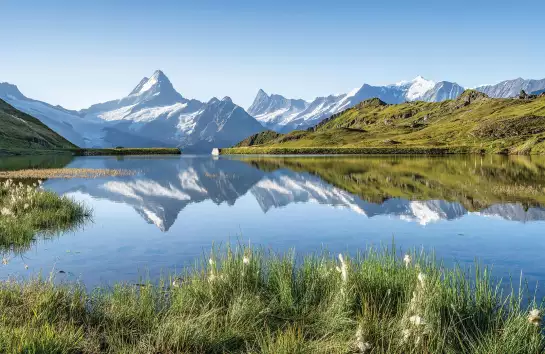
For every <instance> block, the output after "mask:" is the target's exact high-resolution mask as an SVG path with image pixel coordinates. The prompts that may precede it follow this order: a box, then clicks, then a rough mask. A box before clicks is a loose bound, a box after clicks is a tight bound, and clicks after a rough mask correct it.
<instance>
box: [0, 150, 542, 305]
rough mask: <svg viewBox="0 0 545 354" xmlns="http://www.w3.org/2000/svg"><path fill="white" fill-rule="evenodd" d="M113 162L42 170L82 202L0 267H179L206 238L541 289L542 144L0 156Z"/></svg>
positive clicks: (59, 272) (206, 248)
mask: <svg viewBox="0 0 545 354" xmlns="http://www.w3.org/2000/svg"><path fill="white" fill-rule="evenodd" d="M29 168H73V169H115V170H129V171H131V173H128V174H122V175H119V176H106V175H105V176H95V177H94V178H79V177H76V178H51V179H46V180H44V182H43V188H45V189H46V190H50V191H53V192H55V193H58V194H60V195H66V196H69V197H70V198H72V199H74V200H76V201H78V202H81V203H83V204H84V205H85V206H86V207H89V208H91V209H92V218H91V219H90V220H89V221H88V222H86V223H84V224H83V225H81V226H79V227H78V228H76V229H71V230H69V231H65V232H60V233H56V234H55V235H39V234H38V235H36V237H35V238H34V240H33V241H32V242H31V244H29V245H28V247H26V248H25V249H24V250H18V251H14V250H13V249H11V248H10V247H9V246H8V245H3V246H2V249H1V252H2V253H3V257H4V259H7V260H9V261H7V262H5V263H7V264H3V265H1V266H0V279H2V280H6V279H26V278H28V277H35V276H37V275H40V274H41V275H42V276H44V277H48V276H49V275H50V274H54V276H55V279H56V280H57V281H60V282H64V281H67V282H71V281H76V282H81V283H83V284H84V285H85V286H86V287H88V288H93V287H96V286H111V285H113V284H114V283H116V282H126V283H135V284H137V283H140V282H142V281H146V280H152V281H153V280H154V279H159V278H160V277H161V276H165V275H168V274H172V273H176V272H181V271H183V269H184V268H185V267H187V266H193V265H195V262H196V260H197V261H198V260H199V259H201V260H206V259H207V258H208V254H209V252H210V249H211V248H212V247H215V246H221V245H225V244H228V243H229V244H237V243H238V244H250V245H251V246H252V247H253V246H258V247H263V248H265V249H270V250H272V251H274V252H279V253H280V252H284V251H286V250H294V251H295V252H296V254H298V255H299V254H301V255H304V254H309V253H320V252H323V251H324V250H327V251H330V252H332V253H339V252H342V253H347V254H354V253H356V252H358V251H363V250H365V249H366V248H368V247H375V248H377V247H378V248H382V247H390V248H391V247H394V248H395V249H396V250H399V251H400V254H401V255H402V254H403V253H402V252H404V251H406V250H417V251H418V250H424V251H433V252H434V253H435V255H436V257H437V258H438V259H440V260H442V261H443V262H444V264H445V265H453V264H459V265H461V266H463V267H467V269H471V267H473V266H474V264H475V262H478V263H480V264H483V265H486V266H489V267H490V268H492V273H493V275H494V276H495V277H497V278H502V279H503V284H506V286H510V284H511V283H513V284H515V286H519V282H520V281H521V279H522V286H523V287H527V288H528V289H529V291H530V293H531V294H535V295H537V297H538V298H542V297H543V296H544V295H545V291H544V289H543V286H542V284H543V282H544V281H545V263H544V262H543V261H542V256H543V252H544V250H545V157H533V156H532V157H530V156H509V157H508V156H498V155H484V156H478V155H467V156H437V157H426V156H304V157H302V156H219V157H212V156H188V155H182V156H124V157H104V156H96V157H71V156H63V155H58V156H28V157H1V158H0V171H6V170H10V171H13V170H18V169H29Z"/></svg>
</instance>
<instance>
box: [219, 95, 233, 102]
mask: <svg viewBox="0 0 545 354" xmlns="http://www.w3.org/2000/svg"><path fill="white" fill-rule="evenodd" d="M221 101H222V102H228V103H233V100H232V99H231V97H229V96H225V97H224V98H222V99H221Z"/></svg>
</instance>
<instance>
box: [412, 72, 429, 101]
mask: <svg viewBox="0 0 545 354" xmlns="http://www.w3.org/2000/svg"><path fill="white" fill-rule="evenodd" d="M434 86H435V82H434V81H431V80H426V79H424V78H423V77H422V76H417V77H416V78H415V79H414V80H412V81H411V87H410V88H409V90H408V91H407V93H406V94H405V97H406V98H407V99H408V100H409V101H414V100H417V99H418V98H420V97H422V96H423V95H424V94H425V93H426V92H428V91H429V90H431V89H432V88H433V87H434Z"/></svg>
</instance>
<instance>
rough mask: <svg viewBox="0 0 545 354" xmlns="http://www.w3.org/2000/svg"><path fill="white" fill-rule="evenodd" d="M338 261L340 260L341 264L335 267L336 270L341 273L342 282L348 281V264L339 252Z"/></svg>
mask: <svg viewBox="0 0 545 354" xmlns="http://www.w3.org/2000/svg"><path fill="white" fill-rule="evenodd" d="M339 262H341V266H340V267H336V269H337V272H339V273H341V278H342V280H343V283H346V282H347V281H348V265H347V264H346V263H345V262H344V258H343V255H342V254H341V253H339Z"/></svg>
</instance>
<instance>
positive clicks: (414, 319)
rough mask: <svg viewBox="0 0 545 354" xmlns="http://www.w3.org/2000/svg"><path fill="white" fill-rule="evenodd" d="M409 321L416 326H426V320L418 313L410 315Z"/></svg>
mask: <svg viewBox="0 0 545 354" xmlns="http://www.w3.org/2000/svg"><path fill="white" fill-rule="evenodd" d="M409 321H410V322H411V323H412V324H413V325H415V326H424V325H425V324H426V321H424V319H423V318H422V317H420V316H418V315H414V316H411V317H409Z"/></svg>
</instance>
